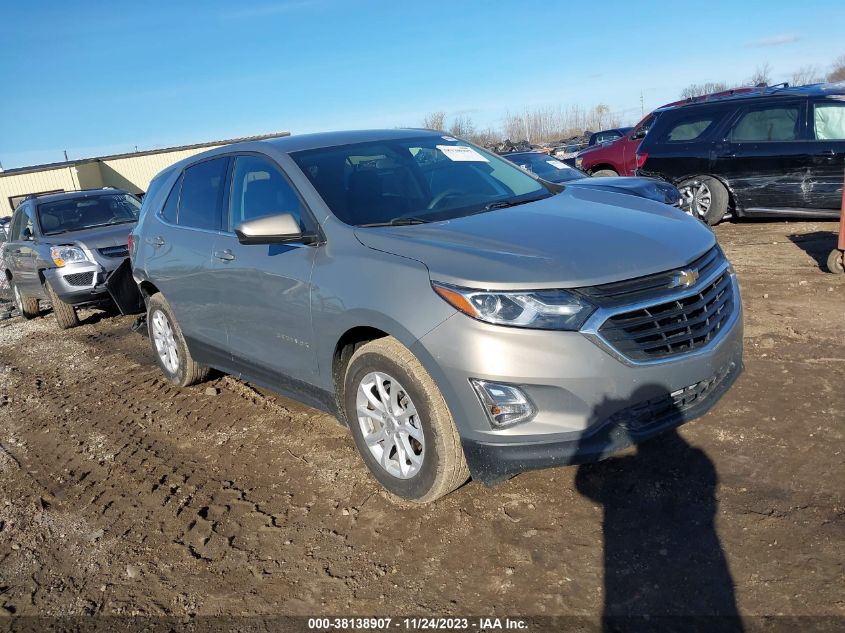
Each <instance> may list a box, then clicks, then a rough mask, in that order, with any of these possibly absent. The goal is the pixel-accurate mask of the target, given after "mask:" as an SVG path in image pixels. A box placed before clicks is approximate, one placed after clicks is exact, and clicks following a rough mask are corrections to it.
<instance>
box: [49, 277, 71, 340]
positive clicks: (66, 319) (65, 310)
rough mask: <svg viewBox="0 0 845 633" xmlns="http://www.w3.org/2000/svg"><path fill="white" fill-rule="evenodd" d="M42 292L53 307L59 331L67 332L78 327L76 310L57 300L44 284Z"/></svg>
mask: <svg viewBox="0 0 845 633" xmlns="http://www.w3.org/2000/svg"><path fill="white" fill-rule="evenodd" d="M44 292H45V293H46V294H47V298H48V299H49V300H50V304H51V305H52V306H53V314H54V315H55V317H56V323H57V324H58V326H59V329H60V330H67V329H68V328H72V327H76V326H77V325H79V315H78V314H77V313H76V308H74V307H73V306H72V305H70V304H69V303H65V302H64V301H62V300H61V299H59V298H58V297H57V296H56V293H55V292H54V291H53V289H52V288H51V287H50V284H48V283H45V284H44Z"/></svg>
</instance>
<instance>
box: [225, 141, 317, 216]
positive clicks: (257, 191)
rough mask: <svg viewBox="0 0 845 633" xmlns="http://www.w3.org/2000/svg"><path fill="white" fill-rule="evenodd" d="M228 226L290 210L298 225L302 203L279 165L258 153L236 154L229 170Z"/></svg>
mask: <svg viewBox="0 0 845 633" xmlns="http://www.w3.org/2000/svg"><path fill="white" fill-rule="evenodd" d="M230 205H231V212H230V219H229V230H230V231H231V230H232V229H233V228H234V227H236V226H237V225H238V224H240V223H241V222H246V221H248V220H254V219H256V218H261V217H266V216H269V215H278V214H280V213H290V214H291V215H292V216H293V217H295V218H296V220H297V222H299V225H300V227H302V226H303V225H302V204H301V203H300V201H299V197H298V196H297V195H296V192H295V191H294V190H293V187H292V186H291V185H290V183H288V181H287V178H285V177H284V176H283V175H282V173H281V172H280V171H279V169H278V168H277V167H276V166H275V164H273V163H272V162H271V161H269V160H268V159H266V158H261V157H260V156H238V157H237V158H236V159H235V168H234V170H233V173H232V195H231V203H230Z"/></svg>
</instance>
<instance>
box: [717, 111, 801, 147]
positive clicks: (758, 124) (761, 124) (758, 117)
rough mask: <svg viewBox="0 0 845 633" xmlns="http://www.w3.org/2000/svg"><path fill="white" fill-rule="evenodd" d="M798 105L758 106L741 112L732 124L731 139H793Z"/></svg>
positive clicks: (795, 135) (795, 130)
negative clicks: (737, 119)
mask: <svg viewBox="0 0 845 633" xmlns="http://www.w3.org/2000/svg"><path fill="white" fill-rule="evenodd" d="M799 111H800V106H798V105H797V104H796V105H794V106H775V107H771V108H760V109H759V110H751V111H750V112H746V113H745V114H743V115H742V116H741V117H740V119H739V121H737V122H736V125H734V128H733V131H732V132H731V140H733V141H744V142H749V141H750V142H755V141H756V142H759V141H794V140H795V139H797V138H798V116H799Z"/></svg>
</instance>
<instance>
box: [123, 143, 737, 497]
mask: <svg viewBox="0 0 845 633" xmlns="http://www.w3.org/2000/svg"><path fill="white" fill-rule="evenodd" d="M130 257H131V261H132V266H133V276H134V278H135V281H136V282H137V284H138V285H139V287H140V289H141V291H142V294H143V295H144V298H145V301H146V305H147V322H148V330H149V336H150V341H151V344H152V347H153V349H154V351H155V356H156V358H157V361H158V364H159V365H160V367H161V370H162V371H163V372H164V374H165V376H166V377H167V378H168V379H169V380H170V381H171V382H172V383H174V384H177V385H182V386H186V385H190V384H192V383H196V382H198V381H201V380H203V379H204V378H205V377H206V376H207V374H208V371H209V368H216V369H219V370H222V371H224V372H227V373H229V374H232V375H234V376H239V377H242V378H243V379H245V380H248V381H251V382H254V383H256V384H259V385H263V386H265V387H268V388H270V389H273V390H275V391H277V392H280V393H282V394H285V395H288V396H290V397H293V398H295V399H297V400H300V401H302V402H305V403H307V404H310V405H312V406H315V407H318V408H320V409H323V410H326V411H329V412H332V413H334V414H335V415H336V416H337V417H338V418H339V419H340V420H341V421H342V422H343V423H344V424H346V425H347V426H348V427H349V429H350V431H351V433H352V437H353V438H354V441H355V444H356V445H357V447H358V450H359V452H360V454H361V456H362V458H363V460H364V462H365V463H366V465H367V466H368V468H369V469H370V471H371V472H372V474H373V476H374V477H375V478H376V479H377V480H378V481H379V482H381V483H382V484H383V485H384V487H385V488H387V489H388V490H389V491H391V492H393V493H395V494H396V495H399V496H401V497H404V498H406V499H411V500H415V501H420V502H425V501H431V500H434V499H436V498H438V497H440V496H442V495H444V494H446V493H448V492H450V491H451V490H453V489H455V488H456V487H458V486H460V485H461V484H462V483H464V482H465V481H466V480H467V479H468V477H469V476H470V475H471V476H472V477H474V478H476V479H479V480H482V481H484V482H486V483H494V482H497V481H499V480H502V479H505V478H507V477H510V476H512V475H514V474H516V473H519V472H522V471H525V470H529V469H534V468H542V467H548V466H556V465H560V464H571V463H578V462H583V461H590V460H597V459H601V458H602V457H605V456H607V455H609V454H610V453H612V452H614V451H616V450H618V449H620V448H622V447H624V446H627V445H630V444H632V443H638V442H640V441H642V440H645V439H647V438H649V437H651V436H652V435H655V434H657V433H659V432H661V431H663V430H666V429H668V428H672V427H674V426H677V425H679V424H681V423H683V422H684V421H687V420H689V419H691V418H694V417H697V416H700V415H702V414H703V413H704V412H705V411H706V410H708V409H709V408H710V407H711V406H712V405H713V404H714V403H715V402H716V401H717V400H718V399H719V398H720V397H721V395H722V394H723V393H725V391H726V390H727V389H728V388H729V387H730V385H731V384H732V383H733V381H734V380H735V378H736V377H737V375H738V374H739V372H740V371H741V369H742V318H741V311H742V308H741V304H740V297H739V291H738V288H737V283H736V277H735V275H734V271H733V269H732V268H731V266H730V264H729V263H728V261H727V260H726V259H725V256H724V255H723V254H722V251H721V250H720V248H719V247H718V245H717V244H716V242H715V239H714V237H713V233H712V232H711V231H710V230H709V229H708V228H707V227H705V226H703V225H702V224H701V223H700V222H698V221H696V220H695V219H693V218H691V217H689V216H687V215H685V214H684V213H682V212H681V211H679V210H678V209H675V208H672V207H669V206H666V205H664V204H661V203H658V202H655V201H651V200H646V199H643V198H637V197H634V196H629V195H624V194H619V193H614V192H609V191H600V190H594V189H584V188H581V189H579V188H575V187H571V188H566V187H565V186H562V185H556V184H552V183H548V182H545V181H543V180H541V179H539V178H537V177H536V176H532V175H530V174H528V173H527V172H525V171H523V170H521V169H519V168H517V167H516V166H514V165H512V164H511V163H509V162H507V161H505V160H502V159H500V158H498V157H496V156H495V155H493V154H491V153H489V152H487V151H485V150H483V149H481V148H479V147H476V146H474V145H471V144H469V143H466V142H463V141H461V140H458V139H455V138H453V137H451V136H447V135H444V134H443V133H436V132H431V131H425V130H382V131H357V132H341V133H326V134H314V135H303V136H292V137H287V138H281V139H273V140H268V141H260V142H248V143H238V144H234V145H229V146H225V147H221V148H217V149H213V150H211V151H208V152H205V153H202V154H199V155H196V156H193V157H191V158H189V159H186V160H184V161H182V162H180V163H178V164H176V165H174V166H172V167H170V168H168V169H166V170H165V171H163V172H161V173H160V174H159V175H158V176H156V178H155V179H154V180H153V182H152V183H151V185H150V188H149V192H148V194H147V196H146V198H145V199H144V204H143V207H142V211H141V219H140V220H139V223H138V226H137V227H136V228H135V230H134V231H133V232H132V234H131V235H130ZM326 459H329V457H328V456H326Z"/></svg>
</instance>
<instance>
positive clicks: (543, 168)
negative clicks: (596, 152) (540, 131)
mask: <svg viewBox="0 0 845 633" xmlns="http://www.w3.org/2000/svg"><path fill="white" fill-rule="evenodd" d="M504 158H507V159H508V160H509V161H511V162H512V163H515V164H516V165H519V166H520V167H522V168H523V169H526V170H528V171H530V172H531V173H533V174H536V175H537V176H539V177H540V178H542V179H543V180H547V181H548V182H554V183H558V184H566V186H567V187H589V188H591V189H603V190H605V191H613V192H616V193H624V194H627V195H631V196H640V197H641V198H648V199H649V200H654V201H656V202H662V203H663V204H668V205H670V206H673V207H679V206H680V203H681V193H680V191H678V188H677V187H676V186H675V185H673V184H671V183H668V182H665V181H663V180H657V179H656V178H591V177H590V175H589V174H586V173H584V172H583V171H581V170H580V169H576V168H575V167H570V166H569V165H567V164H566V163H564V162H561V161H559V160H557V159H556V158H554V157H552V156H549V155H548V154H543V153H541V152H514V153H513V154H506V155H505V156H504Z"/></svg>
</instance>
